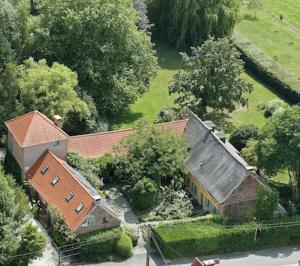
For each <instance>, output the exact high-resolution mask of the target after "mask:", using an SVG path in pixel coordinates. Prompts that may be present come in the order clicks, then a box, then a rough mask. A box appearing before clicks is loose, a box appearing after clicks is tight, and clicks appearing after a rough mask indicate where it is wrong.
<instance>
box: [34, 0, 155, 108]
mask: <svg viewBox="0 0 300 266" xmlns="http://www.w3.org/2000/svg"><path fill="white" fill-rule="evenodd" d="M138 20H139V15H138V11H137V10H135V8H134V7H133V3H132V0H125V1H119V0H85V1H82V0H43V1H41V2H40V6H39V16H38V17H37V23H36V24H35V27H34V31H33V40H34V41H33V45H32V49H33V53H34V56H35V57H36V58H39V59H40V58H46V59H47V60H48V61H49V63H52V62H59V63H63V64H64V65H66V66H68V67H70V68H71V69H72V70H74V71H76V72H77V73H78V77H79V85H80V87H82V88H83V89H84V90H85V91H87V92H88V93H89V94H90V95H91V96H93V98H94V100H95V102H96V104H97V109H98V111H101V112H102V113H115V112H119V111H122V110H124V109H126V108H127V107H128V105H129V104H131V103H133V102H134V101H135V100H136V99H137V98H138V97H139V96H140V95H141V94H142V93H144V92H145V91H146V90H147V89H148V86H149V82H150V79H151V77H152V76H153V75H154V73H155V71H156V66H157V60H156V57H155V52H154V50H152V46H153V45H152V43H151V41H150V38H149V36H147V34H146V33H145V31H143V30H138V28H137V23H138Z"/></svg>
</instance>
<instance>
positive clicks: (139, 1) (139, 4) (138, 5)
mask: <svg viewBox="0 0 300 266" xmlns="http://www.w3.org/2000/svg"><path fill="white" fill-rule="evenodd" d="M133 6H134V8H135V9H136V10H137V11H138V12H139V20H138V23H137V26H138V28H139V29H140V30H143V31H145V32H146V33H147V34H149V35H151V31H150V30H151V27H152V25H151V24H150V21H149V18H148V10H147V5H146V4H145V2H144V0H134V1H133Z"/></svg>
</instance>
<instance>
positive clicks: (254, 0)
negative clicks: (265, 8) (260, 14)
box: [247, 0, 262, 18]
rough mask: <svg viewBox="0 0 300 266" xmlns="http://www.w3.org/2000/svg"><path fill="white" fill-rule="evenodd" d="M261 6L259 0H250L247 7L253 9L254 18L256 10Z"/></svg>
mask: <svg viewBox="0 0 300 266" xmlns="http://www.w3.org/2000/svg"><path fill="white" fill-rule="evenodd" d="M261 6H262V1H261V0H250V1H249V3H248V6H247V7H248V8H249V9H251V10H254V17H255V18H256V13H257V10H259V9H260V8H261Z"/></svg>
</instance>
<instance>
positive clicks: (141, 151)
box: [115, 124, 187, 189]
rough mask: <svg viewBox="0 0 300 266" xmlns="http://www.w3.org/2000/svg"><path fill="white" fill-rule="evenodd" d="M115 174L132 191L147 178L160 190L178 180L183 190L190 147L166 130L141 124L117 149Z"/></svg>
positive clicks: (178, 185) (177, 186)
mask: <svg viewBox="0 0 300 266" xmlns="http://www.w3.org/2000/svg"><path fill="white" fill-rule="evenodd" d="M115 154H116V155H115V156H116V158H115V163H116V170H115V174H116V175H117V176H119V177H120V178H121V180H123V181H124V182H126V183H128V184H130V185H131V186H132V187H133V186H134V185H135V184H136V183H137V182H138V181H139V180H140V179H142V178H143V177H146V178H150V179H152V180H154V181H155V182H156V183H157V184H158V186H160V185H168V184H170V182H171V180H174V183H175V187H176V188H177V189H180V188H182V186H183V183H184V177H185V173H186V168H185V159H186V157H187V143H186V140H185V139H184V137H183V136H181V135H178V134H176V133H173V132H172V131H171V130H170V129H167V128H165V127H162V126H153V125H147V124H140V125H139V126H138V127H137V129H136V131H135V132H134V133H133V134H132V135H130V136H129V137H127V138H126V139H124V140H123V141H122V142H121V143H120V144H119V145H118V147H116V149H115Z"/></svg>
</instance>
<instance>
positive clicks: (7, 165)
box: [3, 150, 22, 184]
mask: <svg viewBox="0 0 300 266" xmlns="http://www.w3.org/2000/svg"><path fill="white" fill-rule="evenodd" d="M3 168H4V172H5V174H11V175H12V176H13V177H14V178H15V179H16V182H17V183H18V184H21V183H22V172H21V168H20V166H19V165H18V163H17V161H16V159H15V158H14V156H13V155H12V154H11V153H10V151H9V150H7V152H6V156H5V159H4V163H3Z"/></svg>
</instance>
